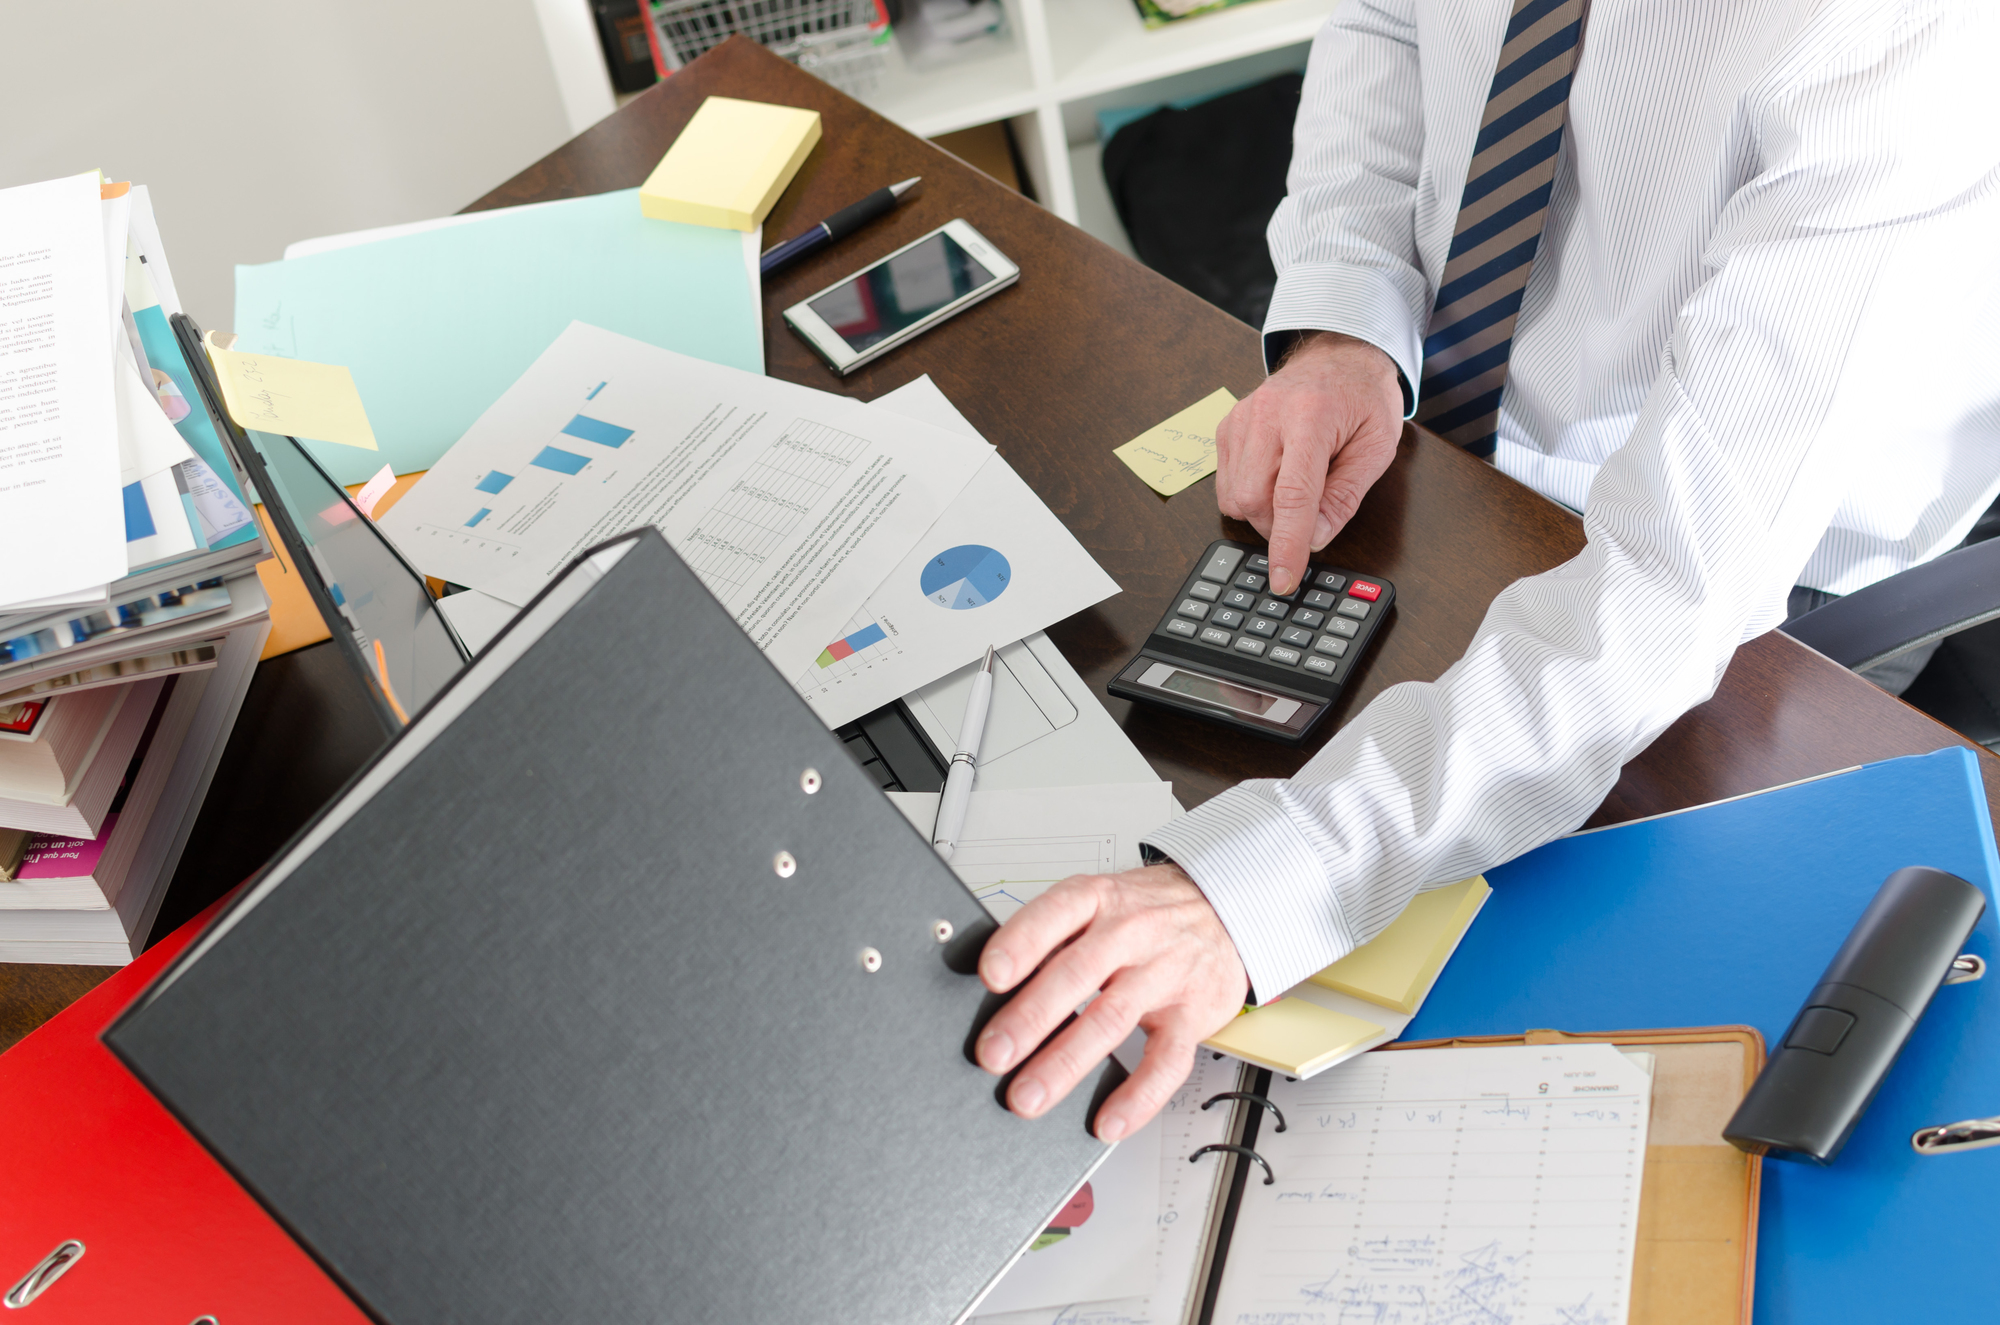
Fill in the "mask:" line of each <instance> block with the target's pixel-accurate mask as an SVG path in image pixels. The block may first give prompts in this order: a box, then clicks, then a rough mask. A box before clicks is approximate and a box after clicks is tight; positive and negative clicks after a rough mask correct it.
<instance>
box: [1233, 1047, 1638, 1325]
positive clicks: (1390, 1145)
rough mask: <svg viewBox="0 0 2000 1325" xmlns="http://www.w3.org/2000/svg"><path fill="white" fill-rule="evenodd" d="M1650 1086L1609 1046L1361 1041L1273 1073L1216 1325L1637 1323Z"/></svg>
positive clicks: (1628, 1060) (1634, 1065) (1630, 1061)
mask: <svg viewBox="0 0 2000 1325" xmlns="http://www.w3.org/2000/svg"><path fill="white" fill-rule="evenodd" d="M1651 1097H1652V1082H1651V1078H1650V1076H1649V1075H1648V1073H1647V1071H1646V1069H1645V1068H1644V1067H1643V1066H1641V1064H1640V1063H1638V1062H1635V1061H1634V1060H1633V1059H1632V1058H1629V1057H1627V1056H1626V1055H1624V1054H1621V1053H1620V1052H1619V1051H1618V1050H1617V1049H1615V1048H1613V1047H1612V1046H1610V1045H1605V1044H1592V1045H1578V1044H1561V1045H1526V1046H1521V1047H1506V1048H1491V1049H1412V1050H1407V1051H1397V1052H1386V1053H1372V1054H1363V1055H1362V1056H1361V1057H1359V1058H1356V1059H1354V1060H1352V1061H1351V1062H1348V1063H1344V1064H1342V1065H1340V1066H1339V1067H1335V1068H1332V1069H1329V1070H1328V1071H1326V1072H1324V1073H1322V1074H1321V1075H1319V1076H1316V1077H1313V1078H1311V1079H1309V1080H1305V1081H1293V1082H1283V1081H1281V1082H1277V1083H1275V1084H1274V1085H1273V1087H1272V1090H1271V1099H1272V1102H1273V1103H1275V1104H1276V1105H1277V1106H1278V1107H1279V1108H1281V1109H1283V1110H1284V1113H1285V1118H1286V1121H1287V1123H1288V1124H1289V1126H1288V1127H1287V1129H1286V1130H1285V1131H1284V1132H1275V1131H1273V1129H1272V1128H1271V1127H1270V1126H1269V1125H1268V1124H1267V1125H1265V1126H1263V1127H1261V1128H1260V1129H1259V1131H1258V1133H1257V1139H1256V1148H1257V1150H1258V1152H1259V1153H1261V1154H1262V1155H1263V1156H1264V1158H1265V1159H1266V1160H1267V1161H1268V1162H1269V1163H1270V1165H1271V1169H1272V1171H1273V1173H1274V1174H1275V1175H1276V1179H1277V1180H1276V1182H1274V1183H1273V1184H1271V1185H1270V1186H1265V1185H1263V1184H1262V1183H1261V1182H1259V1181H1257V1179H1258V1178H1259V1177H1261V1174H1256V1173H1254V1172H1253V1174H1252V1180H1251V1181H1250V1182H1249V1183H1248V1184H1247V1185H1246V1186H1245V1189H1244V1195H1243V1204H1242V1209H1241V1211H1240V1213H1239V1214H1238V1216H1237V1222H1236V1228H1235V1232H1234V1234H1233V1236H1232V1237H1231V1239H1230V1251H1229V1257H1228V1261H1227V1263H1226V1265H1225V1268H1224V1271H1223V1282H1222V1287H1221V1291H1220V1294H1219V1295H1218V1298H1217V1301H1216V1309H1215V1316H1214V1320H1215V1325H1262V1323H1264V1322H1281V1321H1282V1322H1286V1323H1287V1325H1338V1323H1340V1322H1346V1321H1368V1322H1370V1323H1371V1325H1415V1323H1416V1322H1427V1323H1429V1325H1440V1323H1441V1322H1474V1321H1477V1322H1500V1321H1506V1322H1510V1325H1624V1322H1625V1319H1626V1314H1627V1310H1628V1303H1629V1299H1630V1294H1631V1280H1632V1259H1633V1254H1634V1251H1635V1248H1636V1237H1637V1231H1638V1222H1639V1182H1640V1177H1641V1175H1642V1173H1643V1170H1644V1168H1645V1158H1646V1126H1647V1112H1648V1106H1649V1104H1650V1102H1651Z"/></svg>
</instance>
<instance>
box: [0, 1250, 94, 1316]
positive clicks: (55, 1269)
mask: <svg viewBox="0 0 2000 1325" xmlns="http://www.w3.org/2000/svg"><path fill="white" fill-rule="evenodd" d="M82 1259H83V1244H82V1243H81V1242H78V1241H77V1240H76V1239H75V1238H71V1239H70V1240H69V1241H68V1242H65V1243H63V1244H62V1245H61V1246H60V1247H57V1248H56V1249H55V1250H54V1251H52V1252H50V1253H49V1254H48V1255H46V1256H44V1257H42V1260H41V1263H40V1264H39V1265H37V1266H35V1268H34V1269H32V1270H30V1271H28V1273H27V1274H26V1275H24V1276H22V1279H21V1282H20V1283H18V1284H15V1285H14V1286H13V1287H12V1288H10V1289H8V1290H7V1296H6V1297H4V1298H0V1303H5V1304H6V1305H7V1306H10V1307H25V1306H27V1305H28V1304H29V1303H30V1302H32V1301H34V1300H35V1299H36V1298H38V1297H40V1296H41V1295H42V1294H43V1293H46V1292H47V1291H48V1289H49V1285H50V1284H52V1283H54V1282H55V1281H56V1280H58V1279H60V1278H62V1277H63V1276H64V1275H65V1274H67V1273H69V1267H70V1266H72V1265H75V1264H76V1263H77V1262H78V1261H80V1260H82Z"/></svg>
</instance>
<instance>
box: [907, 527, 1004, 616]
mask: <svg viewBox="0 0 2000 1325" xmlns="http://www.w3.org/2000/svg"><path fill="white" fill-rule="evenodd" d="M1013 576H1014V572H1013V569H1012V568H1011V567H1010V566H1008V564H1007V558H1005V557H1003V556H1001V555H1000V553H999V552H997V551H995V550H994V549H993V548H990V547H981V546H980V545H979V544H977V543H963V544H960V545H959V546H958V547H955V548H948V549H946V550H945V551H943V552H940V553H938V555H936V556H935V557H932V558H931V559H930V560H929V561H927V562H925V563H924V571H923V575H922V577H921V582H922V586H923V591H924V597H926V598H928V599H930V600H931V601H932V602H933V603H936V604H937V605H938V606H939V607H948V608H950V609H951V610H952V611H954V612H962V611H965V610H966V609H968V608H973V607H984V606H986V604H988V603H990V602H992V601H993V600H994V599H995V598H998V597H999V596H1000V595H1001V594H1003V593H1005V592H1007V585H1008V583H1009V582H1010V581H1011V580H1012V579H1013Z"/></svg>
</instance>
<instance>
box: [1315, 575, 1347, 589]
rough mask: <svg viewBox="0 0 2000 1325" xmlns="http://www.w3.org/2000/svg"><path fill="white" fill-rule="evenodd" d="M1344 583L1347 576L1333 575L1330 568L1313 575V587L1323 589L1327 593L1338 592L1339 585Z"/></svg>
mask: <svg viewBox="0 0 2000 1325" xmlns="http://www.w3.org/2000/svg"><path fill="white" fill-rule="evenodd" d="M1346 583H1347V577H1346V576H1345V575H1335V574H1334V573H1333V572H1332V571H1330V570H1323V571H1321V572H1320V573H1319V574H1317V575H1315V576H1313V587H1314V588H1315V589H1324V590H1326V591H1327V592H1328V593H1339V592H1340V590H1341V587H1342V586H1343V585H1345V584H1346Z"/></svg>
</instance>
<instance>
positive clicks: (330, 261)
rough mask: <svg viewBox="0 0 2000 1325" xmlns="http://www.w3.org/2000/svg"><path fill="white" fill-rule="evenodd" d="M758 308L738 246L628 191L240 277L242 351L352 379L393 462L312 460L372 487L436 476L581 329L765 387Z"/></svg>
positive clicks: (318, 447)
mask: <svg viewBox="0 0 2000 1325" xmlns="http://www.w3.org/2000/svg"><path fill="white" fill-rule="evenodd" d="M758 301H759V292H758V288H757V286H756V285H755V284H754V283H753V281H752V279H751V276H750V271H749V265H748V263H747V262H746V261H745V258H744V250H743V236H742V235H741V234H740V233H738V232H736V231H734V230H716V229H713V228H711V227H709V226H700V225H678V224H676V223H674V222H672V221H655V220H652V219H649V218H647V217H645V216H642V215H640V213H639V191H638V190H637V189H623V190H620V191H619V192H616V193H604V194H598V195H596V196H594V197H589V198H571V199H567V200H565V201H562V202H553V203H545V204H540V205H537V206H533V207H521V208H514V209H511V210H508V211H506V212H502V213H497V214H495V215H493V216H491V217H485V218H481V219H479V220H476V221H468V222H465V223H463V224H459V225H450V226H444V227H440V228H438V229H435V230H427V231H422V232H419V233H417V234H410V235H400V236H397V237H396V238H393V239H383V240H377V241H375V242H374V243H368V244H357V245H355V246H353V247H351V248H342V249H334V250H331V251H329V252H325V253H316V254H312V255H310V256H306V257H299V258H292V259H290V260H289V261H285V262H268V263H264V264H263V265H261V266H255V267H238V268H237V269H236V332H237V334H238V335H239V336H240V337H242V340H241V342H240V343H239V345H238V347H237V348H239V349H244V350H253V351H256V352H258V353H262V354H282V355H285V356H286V357H288V358H294V359H309V360H312V361H313V362H316V363H337V364H344V365H346V366H347V367H348V368H349V369H350V370H352V372H353V373H354V385H355V386H356V388H357V389H358V390H359V391H360V393H361V403H362V404H363V405H364V406H365V407H366V408H367V410H368V420H369V422H370V423H371V424H372V425H373V426H374V429H375V438H376V440H377V442H378V443H380V445H381V448H382V449H381V451H380V452H375V451H364V450H361V449H359V448H357V447H352V446H336V445H328V444H324V443H319V442H308V445H309V447H310V449H311V450H312V453H313V456H314V458H315V459H317V460H318V461H319V462H320V463H321V464H322V465H324V466H325V467H326V468H327V470H328V471H329V472H331V473H332V474H333V476H334V477H335V478H336V479H338V480H339V481H340V482H342V483H363V482H366V481H367V480H368V479H369V478H370V477H372V476H373V475H374V473H375V471H377V470H378V469H380V468H381V467H382V466H383V464H384V463H387V464H389V465H392V466H393V467H394V468H395V470H396V472H397V473H398V474H407V473H410V472H412V471H414V470H420V469H429V468H430V467H431V466H432V465H433V464H435V463H437V459H438V457H439V456H441V455H443V454H444V453H445V451H447V450H448V449H450V447H451V444H452V443H453V442H456V441H457V440H458V439H459V437H460V435H461V434H463V433H464V432H465V430H466V429H467V428H469V427H471V426H472V422H473V420H475V419H477V418H478V417H479V416H480V415H481V414H482V413H484V412H485V410H486V408H487V407H488V406H489V405H491V404H492V403H493V402H494V401H496V400H498V399H499V398H500V393H501V392H503V391H505V390H506V389H507V388H508V387H510V386H512V385H513V384H514V379H515V378H517V377H519V376H520V375H521V374H522V373H524V372H526V371H527V368H528V365H529V364H531V363H533V362H534V361H535V358H536V356H538V355H539V354H541V352H542V351H543V350H546V349H547V348H548V347H549V343H550V342H551V341H553V340H554V339H555V338H556V337H557V336H558V335H560V334H561V333H562V330H563V328H564V327H567V326H568V325H569V324H570V322H571V321H572V320H576V321H582V322H588V323H590V324H591V325H593V326H599V327H603V328H605V329H606V330H607V331H615V332H618V333H619V334H620V335H624V336H630V337H632V338H633V339H635V340H642V341H645V342H646V343H647V344H649V345H658V346H660V347H661V348H662V349H668V350H675V351H678V352H679V353H681V354H688V355H693V356H694V357H695V358H697V359H707V360H709V361H710V362H712V363H721V364H728V365H729V366H730V367H732V368H741V369H743V370H744V371H745V372H752V373H761V372H763V371H764V328H763V316H762V311H761V309H760V307H759V302H758ZM583 389H584V390H588V389H589V384H587V383H586V384H585V386H584V388H583Z"/></svg>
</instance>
